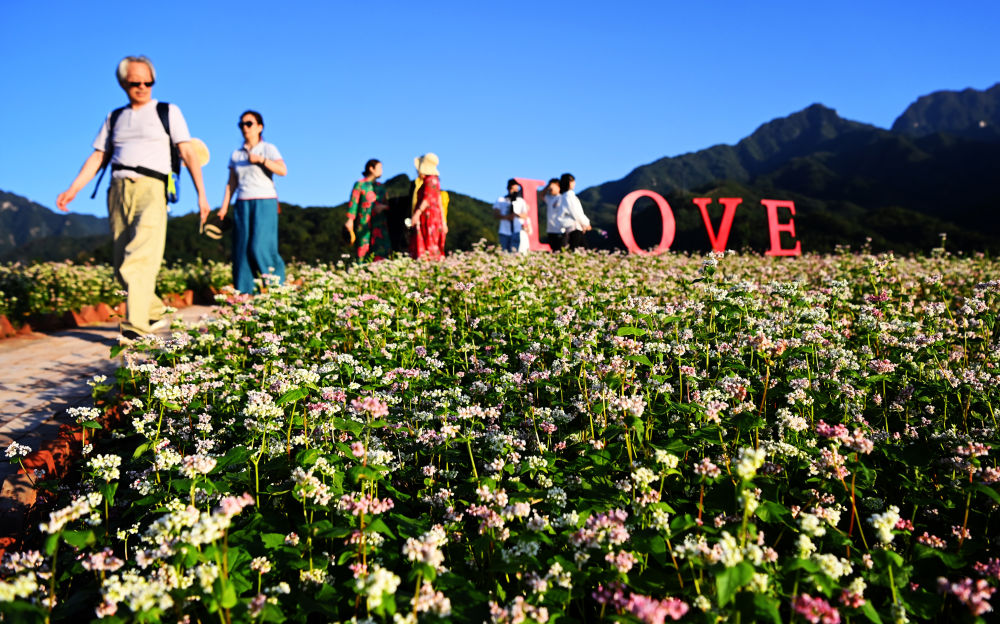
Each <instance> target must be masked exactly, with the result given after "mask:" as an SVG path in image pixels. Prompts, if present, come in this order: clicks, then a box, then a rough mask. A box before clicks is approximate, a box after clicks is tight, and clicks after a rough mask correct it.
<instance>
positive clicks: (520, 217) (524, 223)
mask: <svg viewBox="0 0 1000 624" xmlns="http://www.w3.org/2000/svg"><path fill="white" fill-rule="evenodd" d="M493 214H494V216H496V217H497V218H498V219H499V220H500V229H499V237H500V248H501V249H503V250H504V251H507V252H519V253H527V251H528V233H529V232H528V228H530V227H531V225H530V222H529V221H528V219H527V217H528V202H526V201H524V197H523V196H522V190H521V185H520V184H518V182H517V180H515V179H514V178H511V179H510V180H507V194H506V195H504V196H503V197H500V198H499V199H497V201H496V203H495V204H493Z"/></svg>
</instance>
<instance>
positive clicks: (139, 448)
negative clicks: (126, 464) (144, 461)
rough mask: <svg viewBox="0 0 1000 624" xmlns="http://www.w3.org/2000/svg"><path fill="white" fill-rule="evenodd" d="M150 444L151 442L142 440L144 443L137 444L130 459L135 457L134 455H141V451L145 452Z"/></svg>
mask: <svg viewBox="0 0 1000 624" xmlns="http://www.w3.org/2000/svg"><path fill="white" fill-rule="evenodd" d="M151 445H152V442H144V443H142V444H140V445H139V446H137V447H136V448H135V451H133V452H132V459H135V458H136V457H139V456H140V455H142V454H143V453H145V452H146V451H148V450H149V447H150V446H151Z"/></svg>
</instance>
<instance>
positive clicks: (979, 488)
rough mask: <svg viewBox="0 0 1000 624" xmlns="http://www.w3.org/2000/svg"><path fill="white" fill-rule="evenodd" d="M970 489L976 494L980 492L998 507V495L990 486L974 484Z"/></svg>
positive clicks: (999, 498)
mask: <svg viewBox="0 0 1000 624" xmlns="http://www.w3.org/2000/svg"><path fill="white" fill-rule="evenodd" d="M972 489H973V490H975V491H976V492H982V493H983V494H985V495H987V496H989V497H990V498H992V499H993V502H994V503H996V504H998V505H1000V494H997V491H996V490H994V489H993V488H991V487H990V486H988V485H985V484H982V483H974V484H973V485H972Z"/></svg>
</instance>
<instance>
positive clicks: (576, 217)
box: [555, 173, 590, 249]
mask: <svg viewBox="0 0 1000 624" xmlns="http://www.w3.org/2000/svg"><path fill="white" fill-rule="evenodd" d="M575 188H576V178H575V177H573V174H571V173H564V174H562V177H560V178H559V203H558V208H557V213H558V214H557V216H556V223H555V226H556V231H557V232H558V233H559V234H560V235H561V236H562V243H561V245H560V248H562V247H563V246H569V248H570V249H577V248H578V247H583V246H584V239H583V233H584V232H587V231H590V219H588V218H587V215H585V214H583V206H582V205H581V204H580V200H579V198H577V196H576V192H575V191H574V189H575Z"/></svg>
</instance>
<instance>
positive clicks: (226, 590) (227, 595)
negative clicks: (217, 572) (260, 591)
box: [213, 578, 237, 609]
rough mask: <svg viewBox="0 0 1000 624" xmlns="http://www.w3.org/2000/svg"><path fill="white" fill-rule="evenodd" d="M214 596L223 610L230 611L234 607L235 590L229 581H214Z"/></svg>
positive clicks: (235, 600) (235, 601)
mask: <svg viewBox="0 0 1000 624" xmlns="http://www.w3.org/2000/svg"><path fill="white" fill-rule="evenodd" d="M213 589H214V590H215V592H214V593H215V595H216V596H217V597H218V599H219V604H220V605H222V607H223V608H224V609H232V608H233V607H235V606H236V603H237V598H236V588H235V587H233V584H232V583H231V582H230V581H229V580H223V579H221V578H219V579H215V583H214V587H213Z"/></svg>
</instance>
